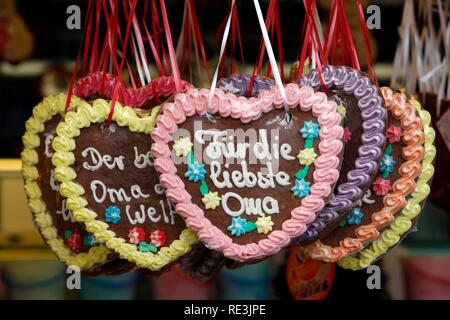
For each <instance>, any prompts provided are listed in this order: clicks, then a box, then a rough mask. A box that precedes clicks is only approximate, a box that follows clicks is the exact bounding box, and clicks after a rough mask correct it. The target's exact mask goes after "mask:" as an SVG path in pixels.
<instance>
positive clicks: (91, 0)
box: [64, 0, 93, 112]
mask: <svg viewBox="0 0 450 320" xmlns="http://www.w3.org/2000/svg"><path fill="white" fill-rule="evenodd" d="M92 7H93V0H90V1H89V4H88V9H87V14H86V17H87V19H86V21H85V22H84V26H83V32H82V35H84V34H85V33H86V30H87V27H88V24H90V23H92V21H91V18H92V15H91V11H92ZM81 48H82V46H81V45H80V47H79V48H78V53H77V58H76V59H75V66H74V68H73V72H72V78H71V80H70V84H69V92H68V93H67V99H66V106H65V108H64V112H67V110H68V109H69V106H70V101H71V100H72V94H73V87H74V85H75V79H76V77H77V73H78V65H79V63H80V57H81Z"/></svg>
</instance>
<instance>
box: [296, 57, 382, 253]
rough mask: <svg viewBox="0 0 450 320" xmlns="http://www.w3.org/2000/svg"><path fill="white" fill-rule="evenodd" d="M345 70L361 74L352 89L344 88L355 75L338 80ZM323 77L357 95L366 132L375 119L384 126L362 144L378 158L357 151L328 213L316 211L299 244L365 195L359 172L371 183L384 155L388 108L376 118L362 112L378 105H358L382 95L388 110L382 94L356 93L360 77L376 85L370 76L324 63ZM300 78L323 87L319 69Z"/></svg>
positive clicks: (309, 238) (315, 86)
mask: <svg viewBox="0 0 450 320" xmlns="http://www.w3.org/2000/svg"><path fill="white" fill-rule="evenodd" d="M346 71H350V72H351V71H353V72H355V73H356V74H357V75H358V78H356V81H355V82H354V83H352V84H351V90H348V89H347V90H345V88H348V86H349V84H348V83H349V82H351V80H353V79H354V78H350V77H347V78H345V81H344V82H342V81H340V82H339V80H337V79H336V74H337V73H339V72H342V73H344V72H346ZM324 78H325V82H326V83H327V84H328V83H329V84H328V85H331V86H335V87H336V88H340V87H342V88H341V89H340V90H344V91H345V92H346V93H347V94H351V95H353V96H354V97H355V98H356V99H357V101H358V109H359V110H360V112H361V118H362V120H363V121H362V126H363V134H367V132H369V131H371V128H367V129H364V126H371V125H372V124H373V123H376V122H378V121H380V122H382V126H380V129H379V130H375V134H374V135H371V136H370V138H369V142H368V143H366V144H362V145H361V147H364V148H370V149H371V150H375V151H376V152H377V153H378V154H379V158H378V159H375V160H370V159H369V160H366V158H367V155H364V154H361V151H358V157H357V158H356V159H355V167H354V169H352V170H350V171H349V172H348V173H347V180H346V181H345V182H344V183H342V184H340V185H338V186H336V189H335V190H336V192H335V198H334V199H333V200H332V201H331V202H330V203H329V204H328V205H327V206H325V208H324V210H329V212H328V211H327V213H326V214H325V215H324V216H322V214H321V212H319V214H318V215H317V219H316V221H314V222H313V223H312V224H311V225H310V226H309V227H308V230H307V231H306V233H305V234H304V235H303V236H304V237H305V238H304V239H299V244H301V243H302V241H303V242H306V241H310V242H311V240H317V239H318V236H319V233H320V232H322V231H323V230H324V229H325V227H326V226H327V223H329V222H333V221H336V220H337V219H339V218H340V217H341V215H342V214H343V213H345V212H347V211H348V210H350V209H351V208H352V207H353V205H354V203H353V202H354V201H357V200H358V199H360V198H361V197H362V196H363V194H362V192H363V189H362V188H361V187H359V186H357V185H354V184H356V183H359V176H360V175H363V176H365V177H366V179H367V180H368V183H370V177H371V175H372V174H373V173H374V172H375V171H376V170H378V164H379V162H380V160H381V157H382V156H383V150H382V147H383V148H384V145H385V129H386V128H385V122H386V112H384V116H383V114H380V115H379V117H375V118H373V119H372V118H370V117H369V118H368V119H366V120H364V116H363V115H362V113H364V112H367V111H368V110H376V109H378V108H377V107H375V106H372V107H366V108H361V106H360V105H359V102H360V101H361V100H368V99H378V98H379V99H380V100H381V101H380V108H381V109H382V110H386V109H385V108H384V107H383V105H384V101H383V97H381V96H380V95H379V94H378V93H377V94H373V95H363V93H361V96H362V97H361V98H357V94H356V91H357V90H359V89H360V85H357V83H358V80H360V79H363V81H367V83H368V84H369V85H371V86H374V87H376V86H375V85H374V84H372V83H371V81H370V80H369V78H368V77H366V76H365V75H363V74H362V73H361V72H359V71H358V70H356V69H353V68H350V67H334V66H331V65H327V66H325V67H324ZM298 82H299V83H301V84H306V85H310V86H312V87H313V88H315V89H317V90H320V89H321V82H320V79H319V77H318V73H317V71H316V70H313V71H311V72H310V73H309V74H308V75H306V76H303V77H301V79H300V80H299V81H298ZM314 82H316V83H314ZM337 82H339V84H336V83H337ZM377 90H378V88H377ZM374 136H379V138H380V140H382V141H383V143H381V144H380V145H378V144H377V143H374V142H373V138H374ZM359 162H362V164H360V165H359V166H358V163H359ZM367 166H371V167H373V170H368V169H367ZM358 175H359V176H358ZM357 176H358V179H356V178H355V177H357ZM345 188H347V189H346V191H341V190H342V189H345ZM352 194H355V195H358V194H360V195H361V197H358V198H356V199H353V200H352V199H351V198H349V196H351V195H352ZM334 201H340V202H341V203H342V202H344V203H343V204H341V203H336V204H335V205H334V208H333V207H331V205H332V203H333V202H334ZM344 204H346V205H344ZM328 215H333V216H334V218H328V217H327V216H328ZM322 217H323V218H322ZM317 223H319V224H318V225H316V224H317ZM308 233H311V235H310V236H307V237H308V238H306V234H308ZM302 238H303V237H302Z"/></svg>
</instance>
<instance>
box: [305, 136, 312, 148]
mask: <svg viewBox="0 0 450 320" xmlns="http://www.w3.org/2000/svg"><path fill="white" fill-rule="evenodd" d="M313 146H314V139H313V138H308V139H306V140H305V148H312V147H313Z"/></svg>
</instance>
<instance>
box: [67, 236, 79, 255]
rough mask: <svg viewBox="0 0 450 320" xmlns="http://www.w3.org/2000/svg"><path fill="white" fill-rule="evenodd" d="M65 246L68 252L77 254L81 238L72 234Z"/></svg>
mask: <svg viewBox="0 0 450 320" xmlns="http://www.w3.org/2000/svg"><path fill="white" fill-rule="evenodd" d="M67 246H68V247H69V248H70V250H72V251H74V252H78V251H79V250H80V249H81V236H80V234H79V233H77V232H72V234H71V235H70V237H69V239H67Z"/></svg>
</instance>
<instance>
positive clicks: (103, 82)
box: [73, 71, 192, 108]
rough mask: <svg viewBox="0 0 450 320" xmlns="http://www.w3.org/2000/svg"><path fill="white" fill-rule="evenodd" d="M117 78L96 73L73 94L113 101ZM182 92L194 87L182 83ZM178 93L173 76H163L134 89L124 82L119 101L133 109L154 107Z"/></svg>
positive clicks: (82, 81) (121, 86) (88, 77)
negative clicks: (159, 101) (156, 103)
mask: <svg viewBox="0 0 450 320" xmlns="http://www.w3.org/2000/svg"><path fill="white" fill-rule="evenodd" d="M116 79H117V77H116V76H114V75H112V74H109V73H104V72H101V71H99V72H94V73H91V74H89V75H87V76H86V77H84V78H81V79H79V80H78V81H77V84H76V86H75V87H74V89H73V94H74V95H76V96H77V97H80V98H83V99H87V100H91V99H92V98H97V97H99V98H103V99H112V97H113V95H114V88H115V86H116ZM181 85H182V88H181V91H186V90H187V89H188V88H191V87H192V85H191V84H189V83H188V82H186V81H181ZM174 93H176V87H175V80H174V78H173V77H172V76H170V77H169V76H162V77H158V78H156V79H153V80H152V81H151V83H150V84H148V85H146V86H144V87H141V88H138V89H133V88H130V87H128V86H127V85H126V84H125V83H124V81H123V80H121V81H120V84H119V92H118V96H117V100H118V101H119V102H121V103H122V104H124V105H126V106H129V107H133V108H148V107H153V106H154V105H155V102H157V101H158V100H159V99H161V100H164V99H166V98H169V97H171V96H172V95H173V94H174Z"/></svg>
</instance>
